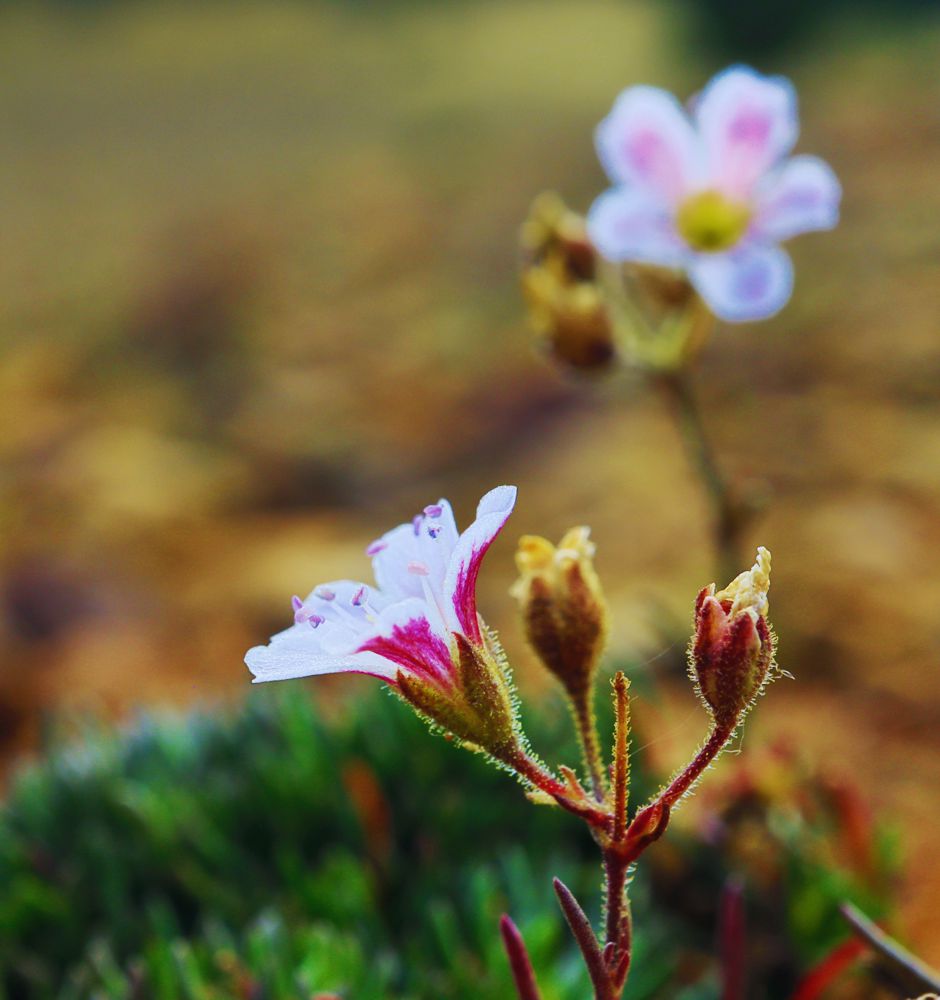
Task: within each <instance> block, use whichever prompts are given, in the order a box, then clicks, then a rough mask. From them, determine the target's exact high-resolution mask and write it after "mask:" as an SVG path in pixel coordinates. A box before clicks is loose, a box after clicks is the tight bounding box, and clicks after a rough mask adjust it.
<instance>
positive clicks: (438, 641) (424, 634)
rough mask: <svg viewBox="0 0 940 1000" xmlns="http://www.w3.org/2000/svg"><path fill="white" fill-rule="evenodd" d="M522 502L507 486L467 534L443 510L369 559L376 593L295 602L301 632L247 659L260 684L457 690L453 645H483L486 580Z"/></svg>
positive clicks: (387, 537)
mask: <svg viewBox="0 0 940 1000" xmlns="http://www.w3.org/2000/svg"><path fill="white" fill-rule="evenodd" d="M515 502H516V488H515V487H514V486H498V487H497V488H496V489H494V490H491V491H490V492H489V493H487V494H486V496H484V497H483V499H482V500H481V501H480V503H479V506H478V507H477V516H476V520H475V521H474V522H473V524H471V525H470V527H469V528H468V529H467V530H466V531H464V532H463V534H458V532H457V525H456V522H455V521H454V514H453V511H452V510H451V507H450V504H449V503H448V502H447V501H446V500H438V501H437V503H433V504H430V505H428V506H427V507H425V508H424V510H423V511H422V512H421V513H420V514H418V515H417V516H416V517H415V518H414V520H412V521H410V522H409V523H407V524H401V525H399V526H398V527H397V528H393V529H392V530H391V531H389V532H387V533H386V534H384V535H383V536H382V537H381V538H380V539H378V540H377V541H375V542H373V543H372V544H371V545H370V546H369V547H368V548H367V549H366V554H367V555H369V556H371V557H372V571H373V574H374V576H375V586H374V587H370V586H367V585H366V584H363V583H356V582H353V581H351V580H336V581H334V582H332V583H326V584H323V585H321V586H319V587H316V588H314V590H313V591H311V593H310V595H309V596H308V597H307V599H306V600H301V599H300V598H299V597H295V598H294V600H293V604H294V624H293V625H292V626H291V627H290V628H288V629H285V630H284V631H283V632H279V633H277V635H275V636H273V637H272V638H271V641H270V643H269V644H268V645H267V646H256V647H254V648H253V649H250V650H249V651H248V653H247V654H246V656H245V662H246V663H247V665H248V668H249V670H251V672H252V673H253V674H254V676H255V681H256V682H258V681H276V680H286V679H288V678H293V677H306V676H310V675H316V674H333V673H344V672H352V673H362V674H371V675H373V676H375V677H380V678H382V679H383V680H386V681H388V682H389V683H391V684H393V685H394V684H396V683H397V679H398V676H399V672H401V673H402V674H404V675H406V676H410V677H413V678H415V679H416V680H420V681H422V682H426V683H430V684H431V685H433V686H435V687H437V688H441V689H444V690H445V691H447V690H451V689H454V688H456V687H457V686H458V679H457V675H456V669H457V667H456V660H455V649H454V636H455V635H460V636H463V637H464V638H465V639H467V640H468V641H469V643H470V644H471V645H473V646H476V647H479V646H481V645H482V644H483V633H482V630H481V625H480V619H479V616H478V614H477V606H476V580H477V574H478V572H479V569H480V563H481V562H482V560H483V556H484V555H485V554H486V551H487V549H488V548H489V547H490V544H491V543H492V541H493V539H494V538H495V537H496V536H497V535H498V534H499V532H500V530H501V529H502V527H503V525H504V524H505V523H506V520H507V519H508V517H509V515H510V514H511V513H512V509H513V506H514V505H515Z"/></svg>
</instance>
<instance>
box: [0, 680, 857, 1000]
mask: <svg viewBox="0 0 940 1000" xmlns="http://www.w3.org/2000/svg"><path fill="white" fill-rule="evenodd" d="M302 691H303V689H302V687H301V686H300V685H299V684H296V685H291V686H286V685H285V686H284V687H283V688H282V689H281V690H275V691H271V690H264V691H259V690H253V691H252V692H251V695H250V696H249V697H248V698H247V700H246V702H245V705H244V706H243V707H241V708H240V709H238V710H237V711H234V712H232V713H230V714H223V713H217V714H200V715H195V716H191V717H189V718H187V719H176V720H172V719H171V720H163V721H158V720H154V719H152V718H149V717H143V718H141V719H140V720H138V721H137V722H136V724H135V725H133V726H131V727H129V728H128V729H127V731H126V732H125V733H123V734H122V735H120V736H119V737H117V738H116V737H115V736H114V735H113V734H110V733H108V732H107V731H103V732H96V733H89V734H87V736H86V737H85V738H84V739H83V740H82V741H81V742H80V743H79V744H78V745H75V746H65V747H63V748H61V749H58V750H55V751H54V752H52V753H51V754H50V755H49V756H48V758H47V760H45V761H44V762H43V763H41V764H40V765H39V766H36V767H33V768H31V769H29V770H27V771H25V772H24V773H23V774H22V775H20V777H19V778H18V780H17V781H16V782H15V784H14V787H13V789H12V791H11V793H10V796H9V799H8V801H7V803H6V805H5V808H4V811H3V812H2V813H0V885H2V886H3V890H2V891H0V998H4V1000H20V998H26V997H29V998H30V1000H78V998H80V997H81V998H84V997H96V998H99V997H100V998H102V1000H151V998H152V1000H170V998H177V997H182V998H192V1000H213V998H226V997H233V998H234V997H252V998H255V997H257V998H265V1000H280V998H285V1000H286V998H288V997H290V998H296V997H298V996H310V995H314V994H316V993H318V992H324V993H336V994H339V995H340V996H343V997H346V998H348V997H357V998H358V997H368V998H376V1000H378V998H385V997H389V998H391V997H394V998H400V1000H431V998H440V997H442V996H447V997H448V998H453V1000H471V998H473V1000H490V998H492V1000H497V998H499V1000H505V998H506V997H508V996H511V995H512V989H511V985H510V980H509V972H508V968H507V963H506V960H505V958H504V956H503V954H502V950H501V946H500V942H499V935H498V932H497V922H498V918H499V915H500V913H502V912H504V911H508V912H510V913H511V914H512V915H513V917H514V919H515V920H516V921H517V923H518V924H519V925H520V927H521V929H522V932H523V934H524V936H525V938H526V941H527V944H528V946H529V948H530V951H531V954H532V958H533V961H534V963H535V966H536V968H537V970H538V972H539V976H540V980H541V982H542V986H543V991H544V996H545V1000H582V998H583V996H584V995H585V990H586V981H585V975H584V971H583V969H582V968H581V964H580V960H579V958H578V956H577V954H576V953H575V951H574V949H573V947H572V946H571V944H570V942H569V940H568V937H567V935H566V933H565V932H564V928H563V924H562V922H561V919H560V916H559V914H558V912H557V909H556V906H555V901H554V898H553V894H552V891H551V876H552V875H559V876H560V877H562V878H563V879H564V880H565V881H566V882H567V883H568V884H569V885H570V886H571V887H572V889H573V891H575V893H576V894H577V895H578V896H579V897H580V898H582V899H583V900H584V901H585V903H586V904H587V903H590V902H591V901H593V900H595V899H596V895H597V887H598V884H599V873H598V870H597V863H596V853H595V847H594V845H593V843H592V842H591V840H590V838H589V837H588V836H587V835H586V833H585V831H584V830H583V829H582V828H581V827H580V825H579V824H577V823H576V822H574V821H572V820H571V819H570V817H567V816H566V815H564V814H561V813H560V811H558V810H554V809H550V808H539V807H535V806H533V805H532V804H530V803H529V802H528V801H526V799H525V797H524V796H523V795H522V794H521V791H522V790H521V789H520V787H519V786H518V785H517V784H516V783H515V781H514V780H512V778H511V777H509V776H508V775H507V774H505V773H501V772H498V771H496V770H495V769H493V768H490V767H487V766H486V764H485V762H484V761H483V760H482V759H481V758H479V757H476V756H474V755H472V754H468V753H466V752H463V751H458V750H457V749H455V748H452V747H449V746H448V745H446V744H445V743H444V742H443V741H441V740H440V739H434V738H432V737H430V736H429V735H428V733H427V732H426V729H425V727H424V726H423V725H422V724H421V723H420V722H419V721H418V720H417V719H416V718H414V717H413V716H412V714H411V713H410V712H409V711H408V710H407V709H406V708H405V707H404V706H402V705H400V704H398V703H396V702H394V701H393V700H392V699H389V698H387V697H382V696H381V695H380V694H379V693H378V692H374V693H372V694H370V695H369V696H367V697H365V698H363V700H362V701H361V702H358V703H356V705H355V710H354V711H348V712H346V713H344V714H343V715H342V717H341V718H340V719H338V720H336V721H334V722H332V723H330V724H327V723H325V722H324V721H323V720H322V718H321V716H320V714H319V713H318V711H317V710H316V709H315V707H314V705H313V703H312V702H311V701H310V700H309V699H308V698H307V697H305V696H304V695H303V693H302ZM555 708H556V709H557V710H555V711H548V712H547V713H546V714H547V715H548V717H549V721H548V723H545V722H543V723H542V724H541V730H542V731H541V732H535V733H533V734H532V735H533V737H534V742H535V743H536V745H537V746H539V747H554V748H555V750H556V753H555V754H553V757H554V759H555V760H562V761H564V760H568V761H573V760H575V759H576V749H575V747H574V746H573V745H572V744H571V742H570V741H569V739H568V737H567V736H565V737H562V736H560V732H561V731H563V730H562V728H561V727H563V726H564V724H565V722H566V720H565V716H564V712H563V710H561V709H560V707H558V706H555ZM605 723H606V720H602V725H604V724H605ZM530 728H531V727H530ZM634 781H635V785H636V798H635V801H641V800H642V798H643V796H644V795H645V794H648V793H649V792H650V791H651V785H650V779H649V777H648V776H645V775H644V774H643V772H642V768H641V767H640V768H637V770H636V773H635V776H634ZM674 843H676V844H680V845H681V850H682V852H683V857H685V858H687V859H694V860H695V861H696V864H697V865H698V867H699V868H700V869H702V870H704V872H706V880H707V881H709V882H715V881H717V883H718V884H719V885H720V879H721V877H722V876H721V871H722V865H723V862H722V859H721V857H720V854H716V853H715V851H714V850H709V849H706V848H704V847H702V846H701V845H700V844H699V843H698V842H697V841H694V840H691V839H687V838H686V839H683V838H682V837H677V838H674ZM695 867H696V866H695V865H692V866H691V867H690V873H691V874H690V877H694V878H700V874H695V871H694V869H695ZM792 867H793V869H794V876H793V877H794V878H795V879H796V880H797V882H799V880H800V879H803V881H804V882H805V881H806V878H808V877H809V876H807V875H806V874H805V872H801V871H800V870H799V866H798V865H797V864H794V865H793V866H792ZM641 874H642V871H641ZM812 880H813V881H814V883H817V882H818V883H820V884H822V883H823V881H824V879H823V878H822V877H821V876H819V875H818V873H813V874H812ZM655 883H656V878H655V877H653V878H652V879H648V878H646V877H645V875H644V876H643V877H641V878H640V879H639V880H638V881H637V882H636V883H635V885H634V890H633V898H634V906H635V912H636V913H637V926H638V940H637V954H636V960H635V970H636V971H635V978H634V977H631V996H632V997H635V998H636V1000H643V998H652V997H656V996H663V995H668V996H675V995H676V993H677V992H678V991H677V990H676V988H675V985H674V984H672V971H673V969H674V968H675V967H676V966H677V963H678V959H679V958H680V956H681V953H682V952H683V951H684V950H688V949H689V948H692V949H698V950H700V951H702V952H705V953H708V952H709V951H710V950H711V941H712V939H713V934H714V921H713V917H707V918H706V920H705V921H704V926H703V925H702V921H701V919H700V917H699V918H696V919H690V918H689V916H688V915H687V914H684V913H683V912H681V907H678V908H677V907H674V906H671V904H670V903H669V901H668V898H667V897H663V898H662V899H658V898H656V897H654V895H653V893H654V891H655V892H657V893H658V890H656V887H655ZM843 888H844V887H843V886H841V885H840V886H839V892H837V893H835V894H834V895H832V896H831V898H830V897H827V902H826V904H825V905H824V907H823V911H824V916H825V917H829V918H831V915H832V912H833V905H832V903H833V900H835V897H836V896H838V897H839V899H841V892H842V890H843ZM801 893H802V894H803V896H805V886H803V887H801V886H800V885H795V886H794V888H793V891H792V893H791V896H792V898H793V899H794V900H797V899H799V898H802V897H801ZM714 895H716V893H715V892H713V896H714ZM836 901H837V900H836ZM697 921H698V922H697ZM819 927H820V924H819V921H815V922H811V926H809V929H808V930H807V933H808V934H809V933H812V934H816V933H817V932H818V931H819ZM678 942H681V943H682V944H681V947H680V946H679V943H678ZM714 980H715V976H714V972H712V973H711V974H710V977H709V978H707V979H706V980H705V981H704V985H702V984H700V988H699V992H698V993H696V994H695V995H696V996H697V997H698V996H703V995H705V994H703V993H702V992H701V990H702V989H705V991H706V993H709V994H710V995H714V990H713V989H712V988H711V987H709V986H708V983H710V982H713V981H714Z"/></svg>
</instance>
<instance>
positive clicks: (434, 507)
mask: <svg viewBox="0 0 940 1000" xmlns="http://www.w3.org/2000/svg"><path fill="white" fill-rule="evenodd" d="M424 513H425V514H426V515H427V516H428V517H440V516H441V514H443V513H444V508H443V507H442V506H441V505H440V504H439V503H431V504H428V505H427V507H425V508H424Z"/></svg>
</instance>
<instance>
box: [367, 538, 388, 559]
mask: <svg viewBox="0 0 940 1000" xmlns="http://www.w3.org/2000/svg"><path fill="white" fill-rule="evenodd" d="M387 548H388V542H386V541H384V540H383V539H381V538H377V539H376V540H375V541H374V542H373V543H372V544H371V545H369V546H368V547H367V548H366V555H367V556H369V557H371V556H377V555H378V554H379V553H380V552H381V551H382V550H383V549H387Z"/></svg>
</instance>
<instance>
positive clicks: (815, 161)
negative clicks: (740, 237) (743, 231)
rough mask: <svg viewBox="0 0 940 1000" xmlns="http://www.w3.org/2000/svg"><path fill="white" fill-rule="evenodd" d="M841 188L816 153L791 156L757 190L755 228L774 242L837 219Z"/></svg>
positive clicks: (830, 226) (828, 225) (821, 227)
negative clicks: (813, 154) (814, 154)
mask: <svg viewBox="0 0 940 1000" xmlns="http://www.w3.org/2000/svg"><path fill="white" fill-rule="evenodd" d="M841 197H842V187H841V185H840V184H839V181H838V178H837V177H836V175H835V174H834V173H833V172H832V168H831V167H830V166H829V164H828V163H826V162H825V161H823V160H820V159H819V158H818V157H815V156H794V157H793V158H792V159H790V160H787V162H786V163H784V164H783V166H782V167H781V168H780V169H779V170H777V171H775V172H774V173H773V174H771V175H770V176H768V177H767V178H765V180H764V182H763V183H762V184H761V185H760V186H759V188H758V191H757V197H756V202H757V210H756V216H755V220H754V229H755V230H756V231H757V232H759V233H760V235H761V236H762V237H766V238H767V239H768V240H770V241H773V242H774V243H776V242H779V241H780V240H788V239H790V237H791V236H796V235H797V234H799V233H806V232H810V231H812V230H815V229H832V228H833V227H834V226H835V225H836V223H837V222H838V221H839V201H840V199H841Z"/></svg>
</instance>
